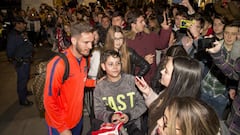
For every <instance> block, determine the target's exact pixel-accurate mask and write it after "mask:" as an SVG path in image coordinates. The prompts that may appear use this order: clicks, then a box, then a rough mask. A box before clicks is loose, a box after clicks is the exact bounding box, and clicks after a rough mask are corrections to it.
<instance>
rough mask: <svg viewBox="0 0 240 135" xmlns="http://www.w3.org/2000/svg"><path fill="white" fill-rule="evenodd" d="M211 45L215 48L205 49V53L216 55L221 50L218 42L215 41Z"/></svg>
mask: <svg viewBox="0 0 240 135" xmlns="http://www.w3.org/2000/svg"><path fill="white" fill-rule="evenodd" d="M213 44H214V45H215V46H214V47H212V48H207V49H206V51H207V52H209V53H217V52H219V51H220V49H221V43H220V42H218V41H215V42H214V43H213Z"/></svg>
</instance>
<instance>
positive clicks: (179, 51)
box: [151, 45, 188, 94]
mask: <svg viewBox="0 0 240 135" xmlns="http://www.w3.org/2000/svg"><path fill="white" fill-rule="evenodd" d="M176 56H188V54H187V52H186V51H185V49H184V48H183V46H181V45H173V46H170V47H169V48H168V49H167V51H166V53H165V54H163V57H162V58H161V60H160V63H159V65H158V67H157V70H156V72H155V76H154V78H153V80H152V82H151V86H152V89H153V91H154V92H156V93H157V94H158V93H159V92H160V91H162V90H163V87H162V84H161V83H160V79H161V73H160V72H161V70H162V69H163V68H164V66H165V64H166V62H167V59H168V58H171V57H176Z"/></svg>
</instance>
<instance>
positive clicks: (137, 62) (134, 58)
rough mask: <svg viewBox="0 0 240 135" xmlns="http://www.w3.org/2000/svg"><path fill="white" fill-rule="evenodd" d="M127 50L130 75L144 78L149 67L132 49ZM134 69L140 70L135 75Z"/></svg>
mask: <svg viewBox="0 0 240 135" xmlns="http://www.w3.org/2000/svg"><path fill="white" fill-rule="evenodd" d="M128 50H129V53H130V63H131V74H133V75H137V76H144V75H145V74H147V72H148V71H149V70H150V68H151V65H150V64H149V63H148V62H147V61H146V60H145V59H144V58H143V57H142V56H140V55H138V54H137V52H136V51H135V50H134V49H132V48H128ZM136 67H139V68H140V70H139V71H138V72H137V73H135V69H136Z"/></svg>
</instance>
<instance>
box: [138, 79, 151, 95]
mask: <svg viewBox="0 0 240 135" xmlns="http://www.w3.org/2000/svg"><path fill="white" fill-rule="evenodd" d="M135 84H136V85H137V87H138V89H139V90H140V91H141V92H142V93H143V94H145V95H146V96H148V94H149V91H150V87H149V86H148V84H147V83H146V82H145V80H144V79H143V77H138V76H136V77H135Z"/></svg>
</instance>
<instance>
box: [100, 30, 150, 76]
mask: <svg viewBox="0 0 240 135" xmlns="http://www.w3.org/2000/svg"><path fill="white" fill-rule="evenodd" d="M104 50H115V51H117V52H119V53H120V55H121V60H122V71H123V72H124V73H128V74H133V75H137V76H144V75H145V74H146V73H147V72H148V71H149V69H150V65H149V64H148V63H147V61H146V60H145V59H144V58H142V57H141V56H139V55H138V54H137V53H136V52H135V51H134V50H133V49H131V48H128V47H127V45H126V39H125V37H124V35H123V31H122V29H121V27H119V26H111V27H110V28H109V30H108V32H107V36H106V41H105V45H104ZM136 67H139V70H138V72H137V73H135V68H136Z"/></svg>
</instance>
